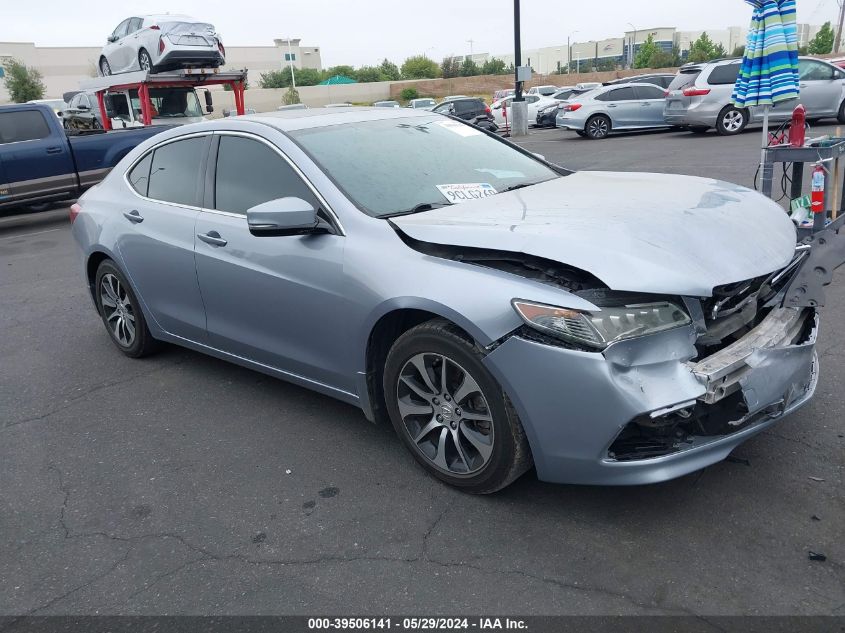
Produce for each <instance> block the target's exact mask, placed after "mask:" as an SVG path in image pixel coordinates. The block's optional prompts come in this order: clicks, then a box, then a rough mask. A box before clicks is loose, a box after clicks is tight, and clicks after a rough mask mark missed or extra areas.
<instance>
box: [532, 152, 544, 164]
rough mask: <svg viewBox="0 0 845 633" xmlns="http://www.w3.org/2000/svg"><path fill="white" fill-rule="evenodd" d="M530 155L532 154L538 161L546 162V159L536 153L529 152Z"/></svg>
mask: <svg viewBox="0 0 845 633" xmlns="http://www.w3.org/2000/svg"><path fill="white" fill-rule="evenodd" d="M531 153H532V154H534V156H536V157H537V158H539V159H540V160H541V161H543V162H544V163H545V162H546V157H545V156H543V155H542V154H538V153H537V152H531Z"/></svg>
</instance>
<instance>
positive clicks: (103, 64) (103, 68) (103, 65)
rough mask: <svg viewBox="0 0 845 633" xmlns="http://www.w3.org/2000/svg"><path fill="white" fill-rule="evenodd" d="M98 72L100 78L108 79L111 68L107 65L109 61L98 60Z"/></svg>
mask: <svg viewBox="0 0 845 633" xmlns="http://www.w3.org/2000/svg"><path fill="white" fill-rule="evenodd" d="M99 70H100V76H101V77H108V76H109V75H111V66H110V65H109V60H107V59H106V58H105V57H101V58H100V64H99Z"/></svg>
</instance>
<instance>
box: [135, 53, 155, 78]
mask: <svg viewBox="0 0 845 633" xmlns="http://www.w3.org/2000/svg"><path fill="white" fill-rule="evenodd" d="M145 64H146V65H147V68H144V65H145ZM138 68H140V69H141V70H146V71H147V72H150V73H154V72H155V66H153V58H152V57H150V54H149V53H148V52H147V49H146V48H142V49H141V50H139V51H138Z"/></svg>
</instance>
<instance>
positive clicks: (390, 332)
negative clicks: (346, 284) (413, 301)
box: [367, 309, 473, 424]
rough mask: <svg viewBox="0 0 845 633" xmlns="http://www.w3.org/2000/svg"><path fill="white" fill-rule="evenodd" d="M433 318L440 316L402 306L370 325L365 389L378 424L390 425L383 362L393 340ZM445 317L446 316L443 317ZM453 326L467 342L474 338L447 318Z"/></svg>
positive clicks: (439, 317)
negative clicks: (371, 326)
mask: <svg viewBox="0 0 845 633" xmlns="http://www.w3.org/2000/svg"><path fill="white" fill-rule="evenodd" d="M433 319H443V317H441V316H440V315H439V314H435V313H434V312H428V311H426V310H414V309H403V310H394V311H393V312H388V313H387V314H385V315H384V316H383V317H381V318H380V319H379V320H378V321H377V322H376V324H375V326H373V329H372V331H371V332H370V337H369V339H368V340H367V392H368V394H369V397H370V406H371V407H372V409H373V416H374V418H375V420H374V421H375V422H378V423H379V424H381V423H385V424H390V418H389V416H388V413H387V408H386V406H385V401H384V386H383V384H382V383H383V376H384V364H385V362H386V361H387V355H388V354H389V353H390V349H391V348H392V347H393V344H394V343H395V342H396V340H397V339H398V338H399V337H400V336H402V335H403V334H404V333H405V332H407V331H408V330H410V329H411V328H413V327H416V326H417V325H420V324H421V323H425V322H426V321H431V320H433ZM444 320H447V321H448V319H444ZM449 323H450V324H451V325H452V326H453V327H454V328H455V331H456V333H457V334H459V335H461V336H463V337H465V338H466V339H467V340H468V341H472V340H473V338H472V336H470V335H469V334H468V333H467V332H466V331H465V330H464V329H462V328H461V327H459V326H458V325H456V324H455V323H453V322H451V321H449Z"/></svg>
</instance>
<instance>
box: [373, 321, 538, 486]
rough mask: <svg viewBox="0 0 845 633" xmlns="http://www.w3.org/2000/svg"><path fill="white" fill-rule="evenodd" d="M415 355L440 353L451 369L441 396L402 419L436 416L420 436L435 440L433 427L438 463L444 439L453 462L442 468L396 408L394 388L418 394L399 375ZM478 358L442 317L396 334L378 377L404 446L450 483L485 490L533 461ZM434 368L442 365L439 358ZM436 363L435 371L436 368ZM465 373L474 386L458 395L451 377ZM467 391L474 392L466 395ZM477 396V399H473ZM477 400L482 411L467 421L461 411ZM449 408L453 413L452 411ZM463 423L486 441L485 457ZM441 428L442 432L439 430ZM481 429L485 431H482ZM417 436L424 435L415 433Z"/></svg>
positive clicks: (517, 425)
mask: <svg viewBox="0 0 845 633" xmlns="http://www.w3.org/2000/svg"><path fill="white" fill-rule="evenodd" d="M419 355H425V356H429V357H432V358H438V357H439V358H441V359H443V358H448V360H449V361H450V362H449V366H450V367H451V370H452V371H451V377H452V379H453V380H454V381H455V382H453V383H452V384H449V383H448V380H447V381H446V382H447V385H446V387H445V388H441V389H440V391H441V392H442V393H441V394H440V398H443V400H442V401H438V398H437V397H434V398H433V400H432V401H430V402H428V403H426V404H424V405H422V406H425V407H429V408H430V409H431V413H427V414H412V415H409V416H407V418H408V419H409V422H408V423H409V424H411V425H416V424H418V425H419V427H424V426H427V425H428V424H430V423H431V424H434V423H435V416H437V417H438V418H439V419H438V422H437V424H441V426H436V427H434V428H432V429H431V431H429V434H428V435H427V436H426V437H429V438H431V442H428V443H427V445H431V446H433V445H434V444H436V443H438V442H435V441H434V438H433V435H437V433H439V434H440V435H439V445H438V448H437V449H434V450H435V452H436V453H437V454H438V455H439V453H440V449H441V448H442V449H443V454H444V457H443V463H444V464H446V457H445V454H446V452H447V448H446V442H447V441H448V442H449V443H450V446H451V447H452V457H454V458H455V460H454V461H453V465H454V466H455V468H449V467H448V464H447V468H443V467H441V466H439V465H437V464H435V460H434V458H433V457H431V456H429V455H427V454H426V453H425V452H424V449H423V448H422V447H421V445H422V444H423V442H422V441H420V444H417V443H415V442H414V440H413V439H412V437H411V429H409V428H408V426H407V425H406V422H405V420H403V417H402V414H401V413H400V404H399V398H400V395H399V391H400V389H403V390H405V391H408V396H410V397H412V398H414V399H417V400H418V401H419V400H420V398H419V396H415V395H413V394H411V393H410V390H409V389H408V388H407V385H408V383H407V382H406V381H405V380H402V376H403V373H402V372H403V371H407V368H408V367H409V365H410V364H411V359H414V358H418V357H419ZM482 358H483V355H482V354H481V353H480V352H479V350H478V349H477V347H476V346H475V345H473V343H472V342H471V341H470V340H467V338H466V336H465V335H464V334H463V333H462V332H461V331H460V330H459V329H458V328H456V327H455V326H454V325H453V324H451V323H449V322H448V321H445V320H442V319H435V320H432V321H428V322H426V323H423V324H421V325H418V326H417V327H415V328H412V329H411V330H409V331H407V332H406V333H405V334H403V335H402V336H400V337H399V339H398V340H397V341H396V342H395V343H394V344H393V347H392V348H391V350H390V353H389V354H388V356H387V361H386V363H385V367H384V379H383V385H384V393H385V400H386V404H387V410H388V412H389V414H390V419H391V421H392V422H393V427H394V428H395V429H396V433H397V434H398V435H399V437H400V438H401V440H402V442H403V443H404V444H405V446H406V448H407V449H408V450H409V451H410V452H411V454H412V455H413V456H414V458H415V459H416V460H417V462H419V463H420V464H421V465H422V466H423V468H425V469H426V470H427V471H428V472H429V473H430V474H432V475H434V476H435V477H437V478H438V479H440V480H441V481H443V482H445V483H447V484H449V485H451V486H454V487H456V488H458V489H460V490H462V491H464V492H468V493H472V494H490V493H493V492H496V491H498V490H501V489H502V488H504V487H505V486H507V485H508V484H510V483H512V482H513V481H514V480H516V479H517V478H518V477H519V476H520V475H522V474H523V473H525V472H526V471H527V470H528V469H529V468H531V466H532V463H533V462H532V459H531V451H530V449H529V447H528V441H527V440H526V438H525V431H524V430H523V428H522V424H521V423H520V421H519V418H518V416H517V415H516V412H515V411H514V409H513V406H512V405H511V403H510V401H509V400H508V397H507V395H506V394H505V393H504V392H503V391H502V388H501V387H500V386H499V384H498V383H497V382H496V379H495V378H493V376H492V375H491V374H490V372H489V371H488V370H487V368H486V367H484V365H483V363H482ZM440 368H441V369H442V364H441V365H440ZM441 369H438V370H437V371H438V372H439V371H441ZM461 372H463V374H464V378H461ZM418 375H419V374H418ZM428 375H429V378H430V377H431V375H432V374H431V373H429V374H428ZM466 375H468V376H469V377H470V378H471V379H472V380H474V381H475V383H476V384H477V386H478V387H479V390H473V391H470V392H468V393H467V394H465V395H464V396H461V394H460V392H461V389H460V387H459V385H458V382H457V381H458V380H459V382H460V383H461V384H463V382H464V379H465V376H466ZM420 377H421V375H420ZM435 378H436V380H437V382H438V384H440V383H441V382H443V381H442V380H441V379H440V377H439V375H438V376H435ZM441 386H442V385H441ZM438 388H439V387H438ZM450 392H453V393H454V395H455V396H459V397H460V402H456V401H454V400H452V399H451V397H450ZM470 394H477V395H473V397H472V398H470V397H469V395H470ZM403 397H405V396H403ZM479 398H480V400H479ZM478 402H481V403H482V404H481V405H477V404H476V403H478ZM444 404H445V405H447V407H448V406H451V407H452V409H451V411H452V413H449V412H444V411H442V410H443V409H446V408H447V407H443V406H442V405H444ZM417 406H420V405H417ZM461 406H464V407H465V409H466V410H464V411H462V410H461V408H460V407H461ZM478 406H483V408H484V411H483V412H482V414H481V415H484V416H487V419H486V420H485V421H484V422H472V421H471V420H469V419H464V418H463V417H462V416H468V415H469V414H470V411H469V408H470V407H472V408H476V407H478ZM438 411H439V412H441V413H444V415H446V416H447V419H448V420H451V424H450V423H448V422H445V421H444V420H443V419H442V418H443V417H444V416H440V415H437V413H438ZM453 414H454V416H455V417H452V415H453ZM473 415H476V413H474V412H473ZM429 416H430V417H429ZM414 419H416V420H418V422H417V421H414ZM478 425H481V426H478ZM467 429H469V430H470V431H471V432H474V433H475V437H476V438H478V437H484V438H485V440H487V439H489V441H490V444H487V443H486V442H485V444H484V446H485V447H487V448H488V449H489V451H488V452H489V454H488V455H487V456H486V457H485V456H484V455H482V454H481V453H480V452H477V451H475V450H474V449H473V448H472V447H473V446H474V445H476V446H477V444H475V443H473V442H470V441H469V440H468V439H467V438H468V434H467ZM419 430H420V429H419V428H415V429H414V432H415V433H416V432H418V431H419ZM444 430H445V431H446V433H445V434H444V433H443V431H444ZM450 430H451V432H450ZM462 431H463V433H462ZM482 433H483V434H485V435H483V436H482V435H481V434H482ZM419 437H424V436H423V435H420V436H419ZM444 437H445V438H446V439H445V440H444ZM456 438H457V441H458V442H459V443H460V445H461V447H462V448H460V449H459V452H461V456H460V459H461V460H462V461H463V464H464V465H465V466H466V471H467V472H465V473H461V472H459V470H460V469H458V468H457V465H458V464H459V462H458V461H457V452H456V449H455V444H454V442H455V441H456ZM467 456H471V458H472V459H473V460H474V468H475V469H474V470H472V471H470V469H469V466H470V462H469V460H468V459H467ZM485 460H486V461H485Z"/></svg>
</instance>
